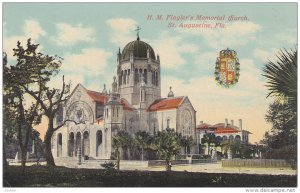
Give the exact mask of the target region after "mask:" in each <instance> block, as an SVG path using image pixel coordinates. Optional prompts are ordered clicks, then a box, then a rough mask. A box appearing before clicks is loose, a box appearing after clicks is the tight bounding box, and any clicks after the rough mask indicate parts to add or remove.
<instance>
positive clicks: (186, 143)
mask: <svg viewBox="0 0 300 193" xmlns="http://www.w3.org/2000/svg"><path fill="white" fill-rule="evenodd" d="M179 137H180V146H181V147H184V150H185V153H186V154H188V153H190V151H191V147H192V146H193V145H194V140H193V138H192V136H187V137H182V136H181V134H180V136H179Z"/></svg>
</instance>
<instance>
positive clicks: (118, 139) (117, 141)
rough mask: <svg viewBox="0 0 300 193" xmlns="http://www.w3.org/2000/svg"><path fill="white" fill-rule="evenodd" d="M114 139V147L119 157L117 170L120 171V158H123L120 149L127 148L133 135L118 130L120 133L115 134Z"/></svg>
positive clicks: (117, 157)
mask: <svg viewBox="0 0 300 193" xmlns="http://www.w3.org/2000/svg"><path fill="white" fill-rule="evenodd" d="M112 139H113V148H114V150H115V154H116V159H117V170H118V171H119V170H120V160H121V156H120V154H121V152H120V151H121V149H123V150H126V148H127V147H128V143H129V140H130V139H131V137H130V135H129V134H128V133H127V132H126V131H118V133H117V134H116V135H114V136H113V137H112Z"/></svg>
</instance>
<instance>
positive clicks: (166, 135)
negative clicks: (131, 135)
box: [153, 129, 181, 171]
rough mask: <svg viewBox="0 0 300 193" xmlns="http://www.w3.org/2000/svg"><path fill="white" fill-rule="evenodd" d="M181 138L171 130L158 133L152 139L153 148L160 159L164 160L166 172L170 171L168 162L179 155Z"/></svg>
mask: <svg viewBox="0 0 300 193" xmlns="http://www.w3.org/2000/svg"><path fill="white" fill-rule="evenodd" d="M180 142H181V138H180V137H179V135H178V134H177V133H176V132H175V131H174V130H173V129H172V130H169V129H168V130H164V131H158V132H157V133H156V135H155V137H154V143H153V147H154V149H155V150H156V151H157V152H158V155H159V157H160V159H164V160H166V170H167V171H169V170H171V165H170V160H171V158H172V157H174V156H176V155H177V154H179V152H180V149H181V146H180Z"/></svg>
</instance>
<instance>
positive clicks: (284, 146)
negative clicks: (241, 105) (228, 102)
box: [261, 49, 298, 163]
mask: <svg viewBox="0 0 300 193" xmlns="http://www.w3.org/2000/svg"><path fill="white" fill-rule="evenodd" d="M297 52H298V51H297V49H296V50H291V51H287V50H284V51H280V53H279V55H278V56H277V61H276V63H274V62H271V61H270V62H268V63H267V64H266V65H265V68H264V69H263V71H264V74H263V76H265V77H266V78H267V85H266V86H267V87H268V89H269V91H270V92H269V94H268V95H267V97H269V96H273V97H274V98H275V101H274V102H273V103H272V104H270V106H269V110H268V112H267V114H266V117H265V119H266V121H267V122H269V123H271V124H272V130H271V131H270V132H266V133H265V136H264V139H263V140H262V141H261V143H262V144H264V146H265V147H264V149H263V150H262V151H263V153H264V157H265V158H278V159H286V160H287V161H289V162H292V163H296V162H297V161H296V160H297Z"/></svg>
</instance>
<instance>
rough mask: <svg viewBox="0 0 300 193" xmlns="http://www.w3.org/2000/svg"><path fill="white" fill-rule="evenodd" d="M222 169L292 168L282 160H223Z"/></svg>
mask: <svg viewBox="0 0 300 193" xmlns="http://www.w3.org/2000/svg"><path fill="white" fill-rule="evenodd" d="M222 167H250V168H290V167H291V165H290V164H289V163H287V162H286V161H285V160H282V159H229V160H222Z"/></svg>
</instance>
